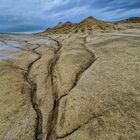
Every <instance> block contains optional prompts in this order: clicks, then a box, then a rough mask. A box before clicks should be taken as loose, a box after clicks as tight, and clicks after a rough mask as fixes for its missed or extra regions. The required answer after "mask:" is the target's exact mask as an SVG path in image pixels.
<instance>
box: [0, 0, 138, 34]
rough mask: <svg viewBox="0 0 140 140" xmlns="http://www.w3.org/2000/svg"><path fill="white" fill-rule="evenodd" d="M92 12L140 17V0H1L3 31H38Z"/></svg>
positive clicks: (100, 15) (109, 17)
mask: <svg viewBox="0 0 140 140" xmlns="http://www.w3.org/2000/svg"><path fill="white" fill-rule="evenodd" d="M88 16H93V17H95V18H97V19H101V20H105V21H116V20H121V19H125V18H129V17H140V0H0V32H35V31H41V30H44V29H46V28H48V27H52V26H54V25H56V24H57V23H58V22H66V21H71V22H79V21H81V20H82V19H84V18H86V17H88Z"/></svg>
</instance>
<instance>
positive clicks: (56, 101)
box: [46, 37, 96, 140]
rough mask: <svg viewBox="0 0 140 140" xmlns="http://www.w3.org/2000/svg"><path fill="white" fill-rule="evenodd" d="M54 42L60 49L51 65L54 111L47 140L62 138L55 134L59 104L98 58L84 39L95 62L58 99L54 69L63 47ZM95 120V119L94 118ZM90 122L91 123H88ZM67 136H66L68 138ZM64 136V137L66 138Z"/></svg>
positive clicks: (79, 74)
mask: <svg viewBox="0 0 140 140" xmlns="http://www.w3.org/2000/svg"><path fill="white" fill-rule="evenodd" d="M50 39H52V40H53V41H55V42H56V43H57V46H59V49H58V50H57V52H56V57H55V58H54V60H51V64H50V69H49V71H50V75H51V84H52V93H53V97H54V106H53V109H52V111H51V113H50V117H49V120H48V128H49V132H48V135H47V137H46V140H56V139H57V138H60V137H58V136H57V134H56V132H55V129H56V124H57V117H58V107H59V103H60V100H61V99H62V98H63V97H65V96H67V95H68V94H69V92H70V91H71V90H72V89H73V88H74V87H75V86H76V85H77V83H78V81H79V79H80V77H81V74H82V73H83V72H84V71H86V70H87V69H88V68H89V67H90V66H91V65H92V64H93V63H94V62H95V61H96V57H95V54H94V53H93V52H92V51H90V50H89V49H87V48H86V45H85V44H86V37H85V38H84V43H83V44H82V45H83V46H84V49H85V50H86V51H87V52H88V53H89V54H90V55H91V56H92V58H93V61H91V62H90V63H89V64H88V65H87V66H86V67H85V68H83V69H82V70H81V71H79V72H78V74H77V76H76V78H75V82H74V83H73V86H72V87H71V89H70V90H69V92H68V93H66V94H65V95H63V96H61V97H60V98H58V97H57V96H58V93H57V92H58V91H57V90H58V89H57V85H55V84H54V83H55V82H54V77H55V76H54V69H55V66H56V64H57V61H58V60H59V57H60V54H59V53H60V52H59V51H60V49H61V47H62V44H61V43H60V42H59V41H57V40H55V39H53V38H51V37H50ZM92 118H93V117H92ZM88 122H89V121H88ZM80 127H81V126H78V127H77V128H75V129H74V130H73V131H72V132H70V133H69V134H67V135H70V134H72V133H73V132H74V131H76V130H78V129H79V128H80ZM67 135H66V136H67ZM66 136H64V137H66Z"/></svg>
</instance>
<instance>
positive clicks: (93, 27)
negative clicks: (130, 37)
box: [41, 16, 140, 35]
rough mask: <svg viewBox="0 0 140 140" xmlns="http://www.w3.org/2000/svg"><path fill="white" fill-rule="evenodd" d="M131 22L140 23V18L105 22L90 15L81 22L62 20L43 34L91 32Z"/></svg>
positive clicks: (117, 28) (114, 28) (117, 27)
mask: <svg viewBox="0 0 140 140" xmlns="http://www.w3.org/2000/svg"><path fill="white" fill-rule="evenodd" d="M129 23H140V18H137V17H134V18H129V19H126V20H122V21H118V22H105V21H101V20H98V19H95V18H94V17H92V16H90V17H87V18H86V19H84V20H82V21H81V22H80V23H71V22H66V23H62V22H60V23H58V24H57V25H56V26H55V27H53V28H48V29H47V30H45V31H44V32H42V33H41V34H42V35H45V34H68V33H86V32H87V33H90V32H94V31H97V30H101V31H103V30H120V29H124V27H121V26H120V25H121V24H129ZM118 25H119V26H118Z"/></svg>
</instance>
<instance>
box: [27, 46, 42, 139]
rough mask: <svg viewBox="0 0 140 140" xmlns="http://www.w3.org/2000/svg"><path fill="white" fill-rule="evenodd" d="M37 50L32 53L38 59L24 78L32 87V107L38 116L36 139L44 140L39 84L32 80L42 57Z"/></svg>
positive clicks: (29, 67)
mask: <svg viewBox="0 0 140 140" xmlns="http://www.w3.org/2000/svg"><path fill="white" fill-rule="evenodd" d="M39 47H40V45H38V47H37V48H39ZM37 48H34V49H32V52H33V53H34V54H36V55H37V56H38V57H37V58H36V59H35V60H34V61H33V62H31V63H30V64H29V65H28V70H27V72H26V73H25V75H24V78H25V80H26V81H27V82H28V83H29V85H30V86H31V95H30V97H31V104H32V106H33V108H34V110H35V112H36V115H37V118H36V124H35V131H36V132H35V139H36V140H42V113H41V110H40V109H39V105H38V100H37V96H36V92H37V84H36V83H35V82H34V81H33V80H32V77H31V70H32V67H33V65H34V64H35V63H36V62H37V61H38V60H39V59H41V56H42V55H41V54H40V53H38V52H37V51H36V49H37Z"/></svg>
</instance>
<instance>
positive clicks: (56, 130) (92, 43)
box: [0, 29, 140, 140]
mask: <svg viewBox="0 0 140 140" xmlns="http://www.w3.org/2000/svg"><path fill="white" fill-rule="evenodd" d="M34 139H36V140H57V139H58V140H139V139H140V31H139V30H137V29H135V30H132V29H131V30H126V31H106V32H104V33H101V32H97V33H96V34H69V35H51V36H41V35H39V34H36V35H12V34H11V35H10V34H0V140H34Z"/></svg>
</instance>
